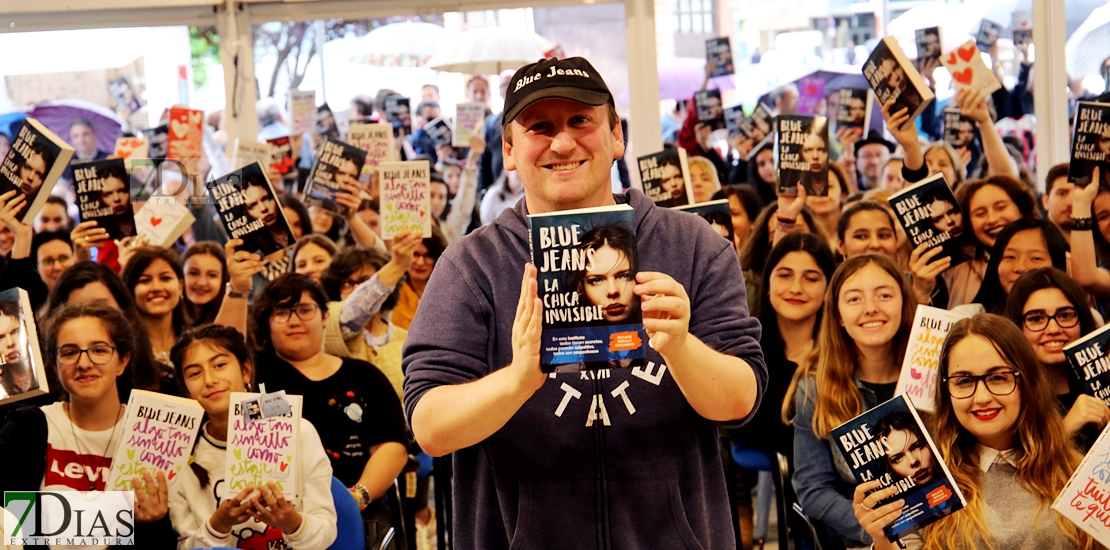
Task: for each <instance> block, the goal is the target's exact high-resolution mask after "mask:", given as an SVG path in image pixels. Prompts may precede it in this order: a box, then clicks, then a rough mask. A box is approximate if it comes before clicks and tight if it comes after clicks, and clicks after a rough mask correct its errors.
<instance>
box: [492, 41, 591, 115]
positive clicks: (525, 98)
mask: <svg viewBox="0 0 1110 550" xmlns="http://www.w3.org/2000/svg"><path fill="white" fill-rule="evenodd" d="M552 97H557V98H562V99H569V100H571V101H577V102H579V103H585V104H586V105H594V106H597V105H604V104H606V103H610V102H612V101H613V94H612V93H611V92H610V91H609V87H608V86H606V85H605V81H604V80H602V79H601V75H600V74H599V73H598V72H597V70H596V69H594V66H593V65H590V62H589V61H586V60H585V59H584V58H581V57H570V58H567V59H541V60H539V61H537V62H535V63H532V64H531V65H525V66H523V67H521V68H520V69H519V70H517V72H516V74H514V75H513V78H512V80H510V81H509V90H508V93H507V94H506V96H505V112H504V116H503V117H502V124H508V123H510V122H512V121H513V119H515V118H516V116H517V115H519V114H520V113H521V112H522V111H524V109H527V108H528V106H529V105H531V104H533V103H535V102H537V101H539V100H541V99H548V98H552Z"/></svg>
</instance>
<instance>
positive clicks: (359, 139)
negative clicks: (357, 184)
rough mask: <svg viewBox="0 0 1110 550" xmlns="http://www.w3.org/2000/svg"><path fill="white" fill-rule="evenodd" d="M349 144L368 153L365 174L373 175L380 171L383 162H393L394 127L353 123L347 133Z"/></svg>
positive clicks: (363, 169)
mask: <svg viewBox="0 0 1110 550" xmlns="http://www.w3.org/2000/svg"><path fill="white" fill-rule="evenodd" d="M347 136H348V139H347V143H349V144H350V145H353V146H355V147H358V148H359V149H362V150H363V151H366V164H364V165H363V167H362V173H363V174H372V173H374V172H377V171H378V166H379V165H380V164H381V163H383V162H390V161H392V160H393V159H394V158H395V156H394V153H393V151H394V149H393V126H391V125H389V124H380V123H378V124H370V123H360V122H354V123H351V127H350V129H349V130H348V131H347Z"/></svg>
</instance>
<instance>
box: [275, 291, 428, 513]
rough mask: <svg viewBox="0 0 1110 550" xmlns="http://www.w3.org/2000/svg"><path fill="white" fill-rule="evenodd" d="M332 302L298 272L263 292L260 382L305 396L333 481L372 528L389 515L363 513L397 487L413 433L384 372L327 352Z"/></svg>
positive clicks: (306, 410)
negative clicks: (326, 334)
mask: <svg viewBox="0 0 1110 550" xmlns="http://www.w3.org/2000/svg"><path fill="white" fill-rule="evenodd" d="M327 304H328V299H327V295H326V294H324V289H323V288H321V287H320V285H319V283H317V282H316V281H313V280H312V279H311V278H309V277H307V276H305V275H298V274H296V273H286V274H284V275H282V276H280V277H278V278H277V279H274V280H273V281H271V282H270V283H269V284H267V285H266V287H264V288H263V289H262V291H261V292H259V294H258V297H257V298H256V299H255V303H254V307H255V310H254V319H255V325H256V327H257V332H256V336H255V339H256V341H257V342H258V343H259V345H260V346H261V347H262V348H263V350H264V351H263V355H262V357H260V359H259V364H260V365H262V367H261V368H260V369H259V372H258V381H259V382H260V383H264V384H266V391H268V392H274V391H278V390H286V391H287V392H289V393H295V394H299V395H301V396H303V399H304V413H303V416H304V418H305V419H307V420H309V421H310V422H312V424H313V425H314V426H316V429H317V431H319V433H320V440H321V442H322V443H323V445H324V450H325V452H326V453H327V454H328V457H329V458H330V459H331V463H332V470H333V471H334V475H335V477H337V478H339V480H340V481H342V482H343V484H344V485H346V486H347V487H349V488H351V491H352V494H353V495H356V501H358V502H359V504H360V506H361V507H363V508H364V510H370V511H369V512H367V514H368V515H364V518H367V519H366V521H367V522H370V523H373V522H374V521H375V520H376V519H377V518H378V517H380V516H381V515H382V514H387V513H386V512H384V510H382V509H381V508H379V507H377V506H375V507H374V508H373V509H370V508H366V507H367V506H368V505H369V504H370V503H372V502H374V501H376V500H377V499H378V498H379V497H381V496H382V495H383V494H384V493H385V491H386V489H388V488H389V487H390V486H392V485H393V481H394V480H395V479H396V478H397V476H398V475H399V474H400V473H401V470H402V469H403V468H404V467H405V464H406V463H407V462H408V449H407V447H406V445H407V443H408V432H407V429H406V426H405V419H404V416H403V413H402V409H401V400H400V399H398V397H397V394H396V393H394V391H393V387H392V386H391V385H390V383H389V379H387V378H386V377H385V375H384V374H382V373H381V371H380V370H378V369H377V368H376V367H374V366H373V365H371V364H369V363H367V362H365V361H362V360H359V359H354V358H351V357H337V356H335V355H331V354H329V353H326V352H325V351H324V327H325V326H326V324H327V322H328V317H329V314H328V309H327ZM385 517H388V515H386V516H385ZM377 524H378V525H383V526H384V525H386V522H384V521H378V522H377Z"/></svg>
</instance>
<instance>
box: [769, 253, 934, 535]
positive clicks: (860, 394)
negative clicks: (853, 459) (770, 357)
mask: <svg viewBox="0 0 1110 550" xmlns="http://www.w3.org/2000/svg"><path fill="white" fill-rule="evenodd" d="M916 310H917V300H916V299H915V298H914V294H913V288H912V287H911V286H910V283H909V280H908V279H906V277H905V276H904V275H903V271H902V268H901V267H899V266H898V265H897V264H895V263H894V260H892V259H891V258H889V257H888V256H885V255H881V254H864V255H860V256H855V257H853V258H849V259H847V260H845V261H844V263H842V264H841V265H840V267H839V268H837V270H836V272H835V273H834V274H833V276H832V281H831V282H830V284H829V289H828V292H827V293H826V294H825V303H824V312H823V318H822V319H821V329H820V333H819V335H818V338H817V341H816V345H815V348H816V351H815V352H814V353H812V354H811V355H810V356H809V357H808V358H807V359H806V361H805V362H804V363H803V364H802V365H800V367H801V368H799V369H798V371H797V372H795V373H794V379H793V380H792V381H791V386H790V388H788V389H787V393H786V398H785V400H784V405H783V406H784V408H785V407H788V406H789V404H791V403H792V404H793V408H792V409H790V410H787V411H785V412H786V413H787V414H785V415H784V416H785V417H786V418H788V419H789V418H791V417H792V418H793V424H794V463H795V472H794V477H793V485H794V489H795V491H797V492H798V500H799V501H800V502H801V504H802V507H803V508H804V509H805V510H806V514H807V515H808V516H809V517H810V518H811V519H814V520H817V521H820V522H822V523H824V524H825V525H827V526H829V527H831V528H833V529H835V530H836V532H837V533H840V536H841V537H842V538H843V539H844V543H845V546H847V547H848V548H856V547H860V546H866V545H867V544H869V543H870V542H871V538H872V537H871V535H870V534H869V533H868V532H866V531H864V529H863V528H861V527H860V524H859V522H858V521H857V520H856V518H855V515H854V513H853V511H852V498H851V495H852V492H851V491H852V488H853V487H855V485H856V483H855V481H854V478H853V477H852V473H851V470H849V468H848V466H847V464H845V463H844V461H843V459H842V457H840V454H839V453H834V452H830V441H829V431H830V430H832V429H833V428H835V427H836V426H839V425H841V424H843V423H845V422H847V421H849V420H851V419H852V418H855V417H856V416H858V415H860V414H862V413H863V412H864V411H867V410H870V409H871V408H873V407H875V406H876V405H878V404H879V403H882V402H884V401H888V400H889V399H891V398H892V397H894V388H895V386H896V385H897V383H898V375H899V374H900V372H901V365H902V357H903V356H904V355H905V353H906V347H907V345H908V343H909V335H910V328H911V325H912V324H913V317H914V313H915V311H916ZM790 413H794V414H790ZM834 455H836V456H834ZM880 538H881V537H880Z"/></svg>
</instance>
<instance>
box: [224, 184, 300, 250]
mask: <svg viewBox="0 0 1110 550" xmlns="http://www.w3.org/2000/svg"><path fill="white" fill-rule="evenodd" d="M208 193H209V194H210V195H211V196H212V200H213V201H215V202H216V211H217V213H218V214H219V217H220V222H221V223H222V224H223V226H224V231H226V232H227V238H228V239H243V244H242V245H240V246H239V247H238V248H236V250H245V251H247V252H253V253H257V254H260V255H262V256H263V257H266V256H270V255H271V254H275V255H276V253H278V252H284V251H285V249H286V248H287V247H289V246H290V245H292V244H293V242H294V240H295V239H294V238H293V230H292V229H290V228H289V221H288V220H286V219H285V212H284V211H283V210H282V208H281V206H280V205H279V204H278V201H277V194H276V193H274V188H273V186H272V185H270V180H269V178H267V177H266V169H265V168H263V167H262V165H261V164H259V163H257V162H256V163H254V164H248V165H247V166H244V167H243V168H241V169H239V170H236V171H234V172H232V173H230V174H227V175H225V176H223V177H220V178H216V179H215V180H213V181H210V182H208Z"/></svg>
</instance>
